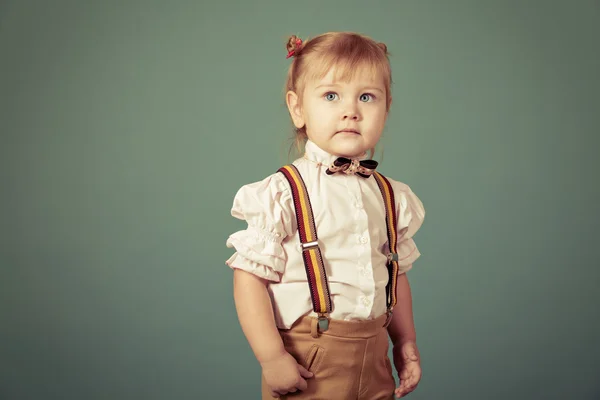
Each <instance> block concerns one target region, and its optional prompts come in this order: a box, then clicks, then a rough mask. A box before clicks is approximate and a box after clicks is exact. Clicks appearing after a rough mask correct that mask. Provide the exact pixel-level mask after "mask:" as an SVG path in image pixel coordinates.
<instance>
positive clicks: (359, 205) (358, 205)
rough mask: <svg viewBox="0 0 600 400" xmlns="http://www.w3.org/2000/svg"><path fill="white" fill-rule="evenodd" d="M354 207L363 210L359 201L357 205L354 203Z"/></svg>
mask: <svg viewBox="0 0 600 400" xmlns="http://www.w3.org/2000/svg"><path fill="white" fill-rule="evenodd" d="M354 207H356V208H362V203H361V202H360V201H357V202H356V203H354Z"/></svg>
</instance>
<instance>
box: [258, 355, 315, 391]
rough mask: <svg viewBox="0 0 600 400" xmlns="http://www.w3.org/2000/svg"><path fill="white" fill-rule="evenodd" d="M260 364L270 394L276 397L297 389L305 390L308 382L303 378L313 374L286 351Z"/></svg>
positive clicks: (310, 376)
mask: <svg viewBox="0 0 600 400" xmlns="http://www.w3.org/2000/svg"><path fill="white" fill-rule="evenodd" d="M261 366H262V373H263V376H264V377H265V381H266V382H267V385H268V386H269V387H270V388H271V396H273V397H276V398H279V396H281V395H284V394H287V393H294V392H296V391H298V390H306V388H307V386H308V384H307V383H306V380H305V378H312V376H313V373H312V372H310V371H308V370H307V369H306V368H304V367H303V366H302V365H300V364H298V363H297V362H296V359H295V358H294V357H292V355H291V354H290V353H288V352H284V353H282V354H281V355H279V356H277V357H275V358H273V359H271V360H268V361H265V362H262V363H261Z"/></svg>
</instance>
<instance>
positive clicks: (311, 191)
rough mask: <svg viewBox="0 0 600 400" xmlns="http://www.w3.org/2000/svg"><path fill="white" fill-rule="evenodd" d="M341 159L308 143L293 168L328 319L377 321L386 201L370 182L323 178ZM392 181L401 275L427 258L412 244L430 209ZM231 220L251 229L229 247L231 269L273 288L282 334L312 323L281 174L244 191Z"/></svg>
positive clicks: (384, 274)
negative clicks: (321, 273) (310, 227)
mask: <svg viewBox="0 0 600 400" xmlns="http://www.w3.org/2000/svg"><path fill="white" fill-rule="evenodd" d="M336 158H337V157H336V156H333V155H331V154H329V153H327V152H325V151H324V150H322V149H321V148H319V147H318V146H317V145H316V144H315V143H314V142H312V141H310V140H309V141H307V142H306V146H305V155H304V157H302V158H299V159H297V160H295V161H294V162H293V164H294V165H295V166H296V167H297V168H298V170H299V171H300V174H301V175H302V178H303V179H304V182H305V184H306V188H307V191H308V195H309V197H310V201H311V205H312V210H313V214H314V217H315V224H316V227H317V236H318V238H319V247H320V248H321V254H322V255H323V264H324V267H325V270H326V272H327V279H328V281H329V290H330V295H331V302H332V307H333V311H332V312H331V314H330V317H331V318H332V319H342V320H347V321H349V320H367V319H374V318H377V317H379V316H380V315H382V314H384V313H385V311H386V299H385V298H386V296H385V286H386V284H387V281H388V271H387V267H386V254H387V252H386V249H387V241H388V237H387V227H386V222H385V207H384V203H383V198H382V196H381V192H380V190H379V187H378V186H377V182H376V180H375V178H374V177H372V176H371V177H369V178H363V177H361V176H358V175H347V174H345V173H336V174H333V175H327V174H326V173H325V170H326V169H327V167H328V166H329V165H330V164H331V163H332V162H333V161H334V160H335V159H336ZM364 158H366V156H363V157H362V159H364ZM384 175H385V174H384ZM386 178H388V180H389V181H390V183H391V185H392V188H393V190H394V197H395V200H396V213H397V221H398V226H397V231H398V242H397V244H396V250H397V252H398V257H399V258H398V259H399V261H398V265H399V267H400V269H399V274H402V273H405V272H406V271H408V270H409V269H411V268H412V264H413V262H414V261H415V260H416V259H417V258H419V256H420V255H421V253H420V252H419V250H418V249H417V246H416V245H415V242H414V240H413V236H414V234H415V233H416V232H417V230H418V229H419V228H420V227H421V225H422V223H423V219H424V217H425V209H424V208H423V204H422V202H421V200H420V199H419V198H418V197H417V196H416V195H415V194H414V193H413V192H412V190H411V189H410V187H409V186H408V185H406V184H404V183H402V182H398V181H395V180H393V179H391V178H389V177H387V176H386ZM231 215H232V216H234V217H236V218H239V219H241V220H245V221H246V222H247V223H248V228H247V229H244V230H240V231H238V232H235V233H233V234H232V235H231V236H229V238H228V239H227V243H226V245H227V247H229V248H235V250H236V252H235V253H234V254H233V255H232V256H231V257H230V258H229V259H228V260H227V261H226V264H227V265H229V267H231V268H239V269H242V270H245V271H248V272H250V273H252V274H255V275H257V276H259V277H261V278H264V279H267V280H268V281H269V284H268V286H267V287H268V291H269V294H270V296H271V302H272V304H273V311H274V314H275V323H276V325H277V327H278V328H281V329H286V328H290V327H291V326H292V324H293V323H294V322H295V321H296V320H297V319H298V318H300V317H301V316H303V315H313V316H314V315H315V313H314V312H313V306H312V301H311V297H310V292H309V287H308V281H307V277H306V270H305V267H304V262H303V259H302V253H301V250H300V246H299V244H300V240H299V237H298V231H297V224H296V215H295V210H294V202H293V199H292V195H291V189H290V187H289V183H288V182H287V180H286V179H285V177H284V176H283V174H281V173H279V172H276V173H274V174H272V175H270V176H268V177H267V178H265V179H263V180H261V181H259V182H255V183H250V184H248V185H245V186H242V188H240V189H239V191H238V192H237V194H236V196H235V199H234V201H233V208H232V210H231ZM405 228H406V229H405ZM403 230H404V231H403Z"/></svg>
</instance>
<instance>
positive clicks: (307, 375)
mask: <svg viewBox="0 0 600 400" xmlns="http://www.w3.org/2000/svg"><path fill="white" fill-rule="evenodd" d="M298 371H299V372H300V375H302V377H303V378H312V377H313V373H312V372H310V371H309V370H307V369H306V368H304V367H303V366H302V365H300V364H298Z"/></svg>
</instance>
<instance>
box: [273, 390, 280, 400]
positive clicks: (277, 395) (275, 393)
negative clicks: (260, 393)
mask: <svg viewBox="0 0 600 400" xmlns="http://www.w3.org/2000/svg"><path fill="white" fill-rule="evenodd" d="M271 397H275V398H276V399H278V398H279V393H277V392H275V391H273V390H271Z"/></svg>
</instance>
